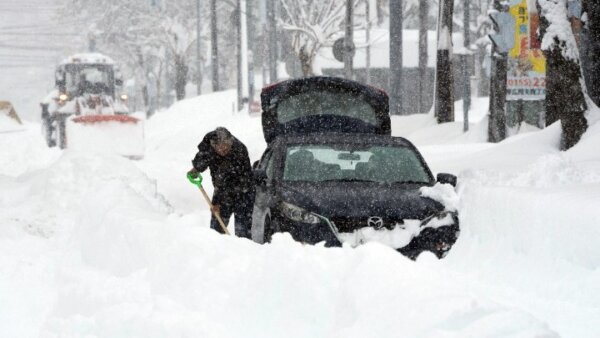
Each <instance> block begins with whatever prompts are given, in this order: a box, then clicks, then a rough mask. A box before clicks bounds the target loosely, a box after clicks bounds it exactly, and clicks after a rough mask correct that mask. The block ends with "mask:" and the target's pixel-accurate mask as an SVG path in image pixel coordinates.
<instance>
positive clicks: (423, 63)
mask: <svg viewBox="0 0 600 338" xmlns="http://www.w3.org/2000/svg"><path fill="white" fill-rule="evenodd" d="M428 18H429V2H428V1H419V109H418V110H417V111H418V112H419V113H426V112H427V110H429V107H427V108H426V107H425V106H426V104H425V91H426V86H425V84H426V83H427V79H426V77H427V66H428V64H427V63H428V61H429V54H428V53H429V51H428V49H427V48H428V39H427V38H428V36H427V34H428V31H427V19H428Z"/></svg>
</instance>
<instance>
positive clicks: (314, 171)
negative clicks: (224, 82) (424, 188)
mask: <svg viewBox="0 0 600 338" xmlns="http://www.w3.org/2000/svg"><path fill="white" fill-rule="evenodd" d="M283 179H284V180H285V181H309V182H326V181H347V182H354V181H356V182H360V181H365V182H378V183H429V182H430V180H431V178H430V175H429V173H428V171H427V170H426V169H425V168H424V166H423V163H422V162H421V160H420V159H419V157H418V156H417V154H416V153H415V151H414V150H412V149H411V148H407V147H403V146H367V147H363V148H360V149H358V148H356V146H355V145H335V146H327V145H292V146H289V147H288V149H287V156H286V160H285V167H284V173H283Z"/></svg>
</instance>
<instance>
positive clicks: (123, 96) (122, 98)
mask: <svg viewBox="0 0 600 338" xmlns="http://www.w3.org/2000/svg"><path fill="white" fill-rule="evenodd" d="M128 98H129V96H127V94H121V100H123V101H127V99H128Z"/></svg>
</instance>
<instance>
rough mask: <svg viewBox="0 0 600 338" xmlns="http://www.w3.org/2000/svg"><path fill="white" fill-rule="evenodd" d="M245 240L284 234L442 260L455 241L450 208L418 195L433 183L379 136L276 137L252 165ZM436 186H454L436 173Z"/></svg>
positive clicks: (407, 150) (418, 160) (411, 155)
mask: <svg viewBox="0 0 600 338" xmlns="http://www.w3.org/2000/svg"><path fill="white" fill-rule="evenodd" d="M255 177H256V180H257V194H256V202H255V205H254V213H253V222H252V231H253V239H254V240H255V241H257V242H260V243H264V242H268V241H270V239H271V236H272V235H273V233H275V232H288V233H290V234H291V235H292V237H293V238H294V239H295V240H297V241H301V242H304V243H309V244H316V243H319V242H325V245H326V246H340V245H342V244H343V243H349V244H350V245H352V246H357V245H360V244H363V243H366V242H370V241H376V242H380V243H384V244H387V245H389V246H391V247H393V248H395V249H398V250H399V251H400V252H401V253H403V254H405V255H406V256H408V257H411V258H414V257H416V256H418V255H419V254H420V253H421V252H422V251H425V250H427V251H431V252H433V253H434V254H435V255H436V256H438V257H440V258H441V257H444V256H445V255H446V253H447V252H448V250H449V249H450V248H451V247H452V245H453V244H454V242H455V241H456V238H457V235H458V231H459V226H458V215H457V212H456V211H455V210H451V209H449V208H447V206H445V205H443V204H442V203H441V202H440V201H436V200H434V199H432V198H430V197H428V196H426V195H423V193H422V192H421V190H422V188H423V187H432V186H434V185H435V184H436V180H435V179H434V177H433V175H432V173H431V171H430V170H429V168H428V167H427V164H426V163H425V161H424V160H423V158H422V157H421V155H420V154H419V152H418V151H417V149H416V148H415V147H414V146H413V145H412V144H411V143H410V142H408V141H407V140H405V139H403V138H399V137H391V136H381V135H348V134H326V133H323V134H310V135H291V136H282V137H278V138H277V139H276V140H275V141H274V142H273V143H272V145H271V146H270V147H269V149H268V150H267V151H266V152H265V153H264V155H263V157H262V159H261V161H260V162H259V164H258V165H257V167H256V168H255ZM437 182H439V183H442V184H452V185H454V184H456V178H455V177H454V176H452V175H449V174H439V175H438V177H437Z"/></svg>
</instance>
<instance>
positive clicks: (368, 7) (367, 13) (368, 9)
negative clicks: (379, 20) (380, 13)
mask: <svg viewBox="0 0 600 338" xmlns="http://www.w3.org/2000/svg"><path fill="white" fill-rule="evenodd" d="M365 5H366V8H365V16H366V18H367V27H366V28H367V50H366V54H367V56H366V57H367V60H366V65H365V68H366V72H367V74H366V82H367V84H370V83H371V3H370V1H369V0H365Z"/></svg>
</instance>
